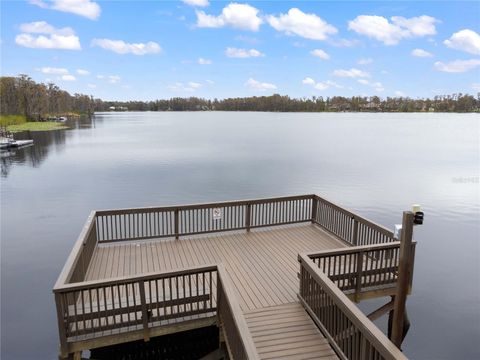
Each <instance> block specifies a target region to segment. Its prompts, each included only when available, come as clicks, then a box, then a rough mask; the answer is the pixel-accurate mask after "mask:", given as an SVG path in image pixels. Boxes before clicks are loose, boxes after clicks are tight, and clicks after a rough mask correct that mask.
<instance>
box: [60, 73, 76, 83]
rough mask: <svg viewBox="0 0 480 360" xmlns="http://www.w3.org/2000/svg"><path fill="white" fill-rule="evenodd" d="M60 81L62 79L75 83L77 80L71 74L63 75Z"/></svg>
mask: <svg viewBox="0 0 480 360" xmlns="http://www.w3.org/2000/svg"><path fill="white" fill-rule="evenodd" d="M60 79H62V80H63V81H75V80H77V78H76V77H75V76H73V75H70V74H67V75H62V76H61V77H60Z"/></svg>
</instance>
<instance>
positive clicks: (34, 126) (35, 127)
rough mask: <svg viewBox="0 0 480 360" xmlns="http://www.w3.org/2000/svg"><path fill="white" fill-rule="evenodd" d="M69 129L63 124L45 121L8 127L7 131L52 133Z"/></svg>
mask: <svg viewBox="0 0 480 360" xmlns="http://www.w3.org/2000/svg"><path fill="white" fill-rule="evenodd" d="M62 129H68V126H66V125H65V124H62V123H58V122H55V121H44V122H25V123H22V124H15V125H8V126H7V130H8V131H10V132H20V131H51V130H62Z"/></svg>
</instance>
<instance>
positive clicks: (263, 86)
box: [245, 78, 277, 91]
mask: <svg viewBox="0 0 480 360" xmlns="http://www.w3.org/2000/svg"><path fill="white" fill-rule="evenodd" d="M245 86H246V87H248V88H249V89H251V90H256V91H267V90H275V89H276V88H277V86H276V85H274V84H270V83H265V82H260V81H257V80H255V79H252V78H250V79H248V80H247V82H246V83H245Z"/></svg>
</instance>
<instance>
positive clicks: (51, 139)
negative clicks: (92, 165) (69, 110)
mask: <svg viewBox="0 0 480 360" xmlns="http://www.w3.org/2000/svg"><path fill="white" fill-rule="evenodd" d="M99 121H102V120H101V119H100V120H99ZM65 124H66V125H67V126H68V127H69V129H68V130H54V131H23V132H19V133H15V134H14V138H15V139H16V140H27V139H32V140H33V145H31V146H25V147H22V148H12V149H8V150H2V151H1V152H0V159H1V176H2V177H7V176H8V174H9V172H10V171H11V169H12V167H13V166H14V165H16V166H21V165H27V166H31V167H34V168H36V167H39V166H40V165H41V164H42V162H43V161H44V160H45V159H46V158H47V157H48V155H49V153H50V152H51V151H57V152H62V151H64V149H65V144H66V141H67V138H68V132H69V131H70V130H73V129H77V130H81V129H90V128H95V117H88V116H82V117H80V118H78V119H69V120H67V121H66V122H65Z"/></svg>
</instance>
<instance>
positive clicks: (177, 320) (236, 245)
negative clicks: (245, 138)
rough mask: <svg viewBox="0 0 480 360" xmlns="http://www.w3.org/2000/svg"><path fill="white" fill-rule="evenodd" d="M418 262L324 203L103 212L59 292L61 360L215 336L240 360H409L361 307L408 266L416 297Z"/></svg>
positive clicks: (86, 233) (304, 199) (278, 201)
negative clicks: (214, 332)
mask: <svg viewBox="0 0 480 360" xmlns="http://www.w3.org/2000/svg"><path fill="white" fill-rule="evenodd" d="M414 250H415V243H414V242H413V243H409V245H402V243H401V242H399V241H398V239H396V238H394V236H393V233H392V232H391V231H390V230H388V229H386V228H384V227H382V226H381V225H378V224H375V223H373V222H371V221H370V220H367V219H365V218H363V217H361V216H359V215H357V214H355V213H353V212H351V211H349V210H347V209H344V208H342V207H339V206H338V205H335V204H333V203H331V202H329V201H327V200H325V199H323V198H320V197H319V196H317V195H300V196H291V197H283V198H274V199H257V200H242V201H232V202H223V203H211V204H198V205H182V206H170V207H152V208H138V209H120V210H104V211H93V212H92V213H91V214H90V216H89V218H88V220H87V223H86V225H85V227H84V228H83V230H82V232H81V234H80V236H79V238H78V240H77V242H76V243H75V245H74V247H73V249H72V252H71V254H70V256H69V258H68V260H67V262H66V264H65V267H64V269H63V271H62V273H61V274H60V276H59V278H58V280H57V283H56V285H55V287H54V289H53V292H54V294H55V302H56V307H57V320H58V327H59V336H60V357H61V358H68V357H70V356H71V355H73V354H75V356H80V354H81V352H82V351H83V350H90V349H95V348H98V347H105V346H111V345H115V344H120V343H124V342H130V341H135V340H139V339H144V340H145V341H149V339H150V338H151V337H156V336H161V335H165V334H170V333H175V332H181V331H185V330H188V329H194V328H201V327H205V326H211V325H216V326H218V328H219V331H220V338H221V344H219V346H220V347H223V346H225V347H226V349H227V350H228V355H229V357H230V358H231V359H291V360H293V359H324V360H326V359H337V358H342V359H352V360H357V359H358V360H361V359H364V360H366V359H375V360H379V359H405V357H404V356H403V354H402V353H401V352H400V351H399V349H398V348H397V347H396V346H395V345H394V344H393V343H392V342H391V341H390V340H389V339H388V338H387V337H386V336H385V335H384V334H383V333H382V332H381V331H380V330H379V329H378V328H376V326H375V325H374V324H373V323H372V322H371V321H370V319H368V318H367V317H366V316H365V315H364V314H363V313H362V312H361V311H360V310H359V309H358V308H357V307H356V306H355V304H354V303H353V302H352V300H353V301H356V302H358V301H360V300H362V299H363V298H368V297H382V296H389V297H390V296H394V295H395V293H396V283H397V280H398V278H399V269H400V265H402V266H403V268H404V269H405V270H404V271H405V273H404V275H405V276H404V277H403V281H404V283H405V285H406V286H408V289H406V287H405V289H406V291H408V292H409V291H411V281H412V273H413V258H414ZM402 274H403V273H402ZM390 305H391V304H387V305H386V306H384V307H383V308H382V310H381V313H385V312H386V311H387V310H388V309H391V307H390ZM385 309H387V310H385ZM379 313H380V309H379V311H377V312H376V314H375V316H377V317H378V314H379ZM222 344H223V345H222Z"/></svg>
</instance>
